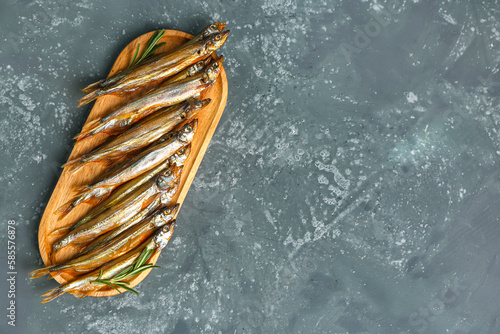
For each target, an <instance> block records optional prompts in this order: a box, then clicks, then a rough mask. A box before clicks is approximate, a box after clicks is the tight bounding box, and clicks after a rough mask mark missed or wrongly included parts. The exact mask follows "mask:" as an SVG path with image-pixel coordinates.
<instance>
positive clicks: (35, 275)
mask: <svg viewBox="0 0 500 334" xmlns="http://www.w3.org/2000/svg"><path fill="white" fill-rule="evenodd" d="M49 273H50V267H47V268H40V269H37V270H35V271H32V272H30V273H29V275H31V277H30V279H35V278H39V277H42V276H45V275H48V274H49Z"/></svg>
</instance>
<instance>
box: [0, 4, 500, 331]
mask: <svg viewBox="0 0 500 334" xmlns="http://www.w3.org/2000/svg"><path fill="white" fill-rule="evenodd" d="M215 20H220V21H224V22H227V23H228V28H229V29H231V36H230V38H229V40H228V41H227V43H226V45H225V46H224V47H223V48H222V49H221V52H220V53H223V54H224V56H225V68H226V71H227V75H228V81H229V97H228V104H227V107H226V110H225V112H224V114H223V116H222V119H221V121H220V124H219V127H218V129H217V131H216V133H215V135H214V138H213V140H212V142H211V144H210V146H209V149H208V151H207V154H206V156H205V158H204V160H203V162H202V165H201V167H200V169H199V171H198V174H197V177H196V179H195V181H194V183H193V186H192V188H191V189H190V192H189V194H188V197H187V200H186V202H185V204H184V206H183V208H182V211H181V213H180V215H179V219H178V226H177V229H176V232H175V235H174V238H173V240H172V242H171V243H170V245H169V246H168V249H167V251H166V252H164V253H163V254H162V256H161V258H160V259H159V262H158V263H159V265H161V266H162V269H158V270H155V271H153V272H152V273H151V274H150V275H149V276H148V278H147V279H146V280H145V281H144V282H142V283H141V284H140V285H139V286H137V289H138V291H139V292H140V294H139V296H135V295H133V294H130V293H127V294H123V295H120V296H116V297H113V298H105V299H102V298H101V299H96V298H85V299H82V300H77V299H76V298H73V297H72V296H70V295H65V296H63V297H61V298H59V299H57V300H54V301H53V302H51V303H49V304H41V303H40V301H41V298H40V297H39V296H40V294H42V293H43V292H45V291H47V290H49V289H51V288H53V287H55V286H56V282H54V281H47V280H45V279H38V280H29V279H28V278H27V273H28V272H29V271H31V270H34V269H35V268H38V267H39V266H41V265H42V261H41V258H40V255H39V252H38V244H37V228H38V224H39V221H40V218H41V216H42V213H43V211H44V207H45V205H46V204H47V202H48V200H49V197H50V195H51V193H52V190H53V188H54V186H55V184H56V182H57V179H58V176H59V173H60V169H59V166H60V165H61V164H62V163H63V162H64V161H65V160H66V159H67V157H68V150H69V149H70V148H71V145H72V140H71V138H72V137H73V136H74V135H75V134H76V133H78V131H79V129H80V128H81V126H82V125H83V123H84V121H85V119H86V117H87V115H88V112H89V110H90V106H87V107H84V108H82V109H77V108H76V100H77V99H78V98H80V97H81V96H82V94H81V92H80V91H79V89H80V88H82V87H84V86H85V85H86V84H88V83H91V82H93V81H95V80H96V79H99V78H101V77H104V76H106V75H107V72H108V71H109V69H110V67H111V65H112V63H113V61H114V59H115V57H116V56H117V55H118V53H119V52H120V51H121V49H122V48H123V47H124V46H125V45H127V44H128V43H129V41H131V40H132V39H133V38H135V37H137V36H138V35H141V34H143V33H145V32H148V31H150V30H153V29H160V28H169V29H178V30H182V31H186V32H190V33H196V32H197V31H199V30H200V29H201V28H202V27H204V26H205V25H207V24H208V23H210V22H212V21H215ZM499 20H500V3H499V2H498V1H472V0H471V1H443V0H439V1H431V0H398V1H396V0H363V1H347V0H344V1H340V0H339V1H312V0H307V1H298V0H274V1H272V0H257V1H241V0H235V1H221V2H217V1H159V0H144V1H129V0H126V1H123V0H122V1H105V2H104V1H103V2H100V1H90V0H78V1H73V2H71V3H68V4H66V2H64V1H61V0H57V1H55V0H48V1H42V0H36V1H13V0H4V1H2V2H1V3H0V31H1V33H0V36H1V44H0V75H1V78H2V80H1V82H0V113H1V118H0V124H1V125H0V128H1V132H0V163H1V174H0V185H1V189H2V191H1V192H0V203H1V211H0V272H2V274H1V275H0V276H1V277H2V278H3V279H1V280H0V310H3V311H1V312H0V315H1V319H2V321H1V322H0V332H1V333H30V334H36V333H103V334H114V333H180V334H184V333H335V334H345V333H349V334H355V333H356V334H358V333H397V334H401V333H452V334H459V333H460V334H465V333H474V334H486V333H500V322H499V321H498V316H499V311H500V298H499V297H500V296H499V295H500V289H499V288H498V282H499V278H500V262H499V259H498V258H497V256H498V255H500V243H499V242H498V239H499V236H500V206H499V200H500V192H499V191H500V182H499V181H500V180H499V171H500V137H499V136H500V132H499V131H500V107H499V104H498V102H499V97H500V74H499V73H498V71H499V69H500V66H499V62H500V25H499ZM9 220H14V221H15V231H16V234H15V245H16V264H15V271H16V273H17V274H15V275H14V276H15V279H16V280H15V297H13V298H9V296H8V293H9V288H10V284H9V282H8V281H7V279H8V278H9V276H10V275H8V274H7V273H8V272H9V271H10V270H9V268H8V264H7V260H8V258H7V256H8V253H7V252H8V249H7V248H8V235H9V234H8V221H9ZM10 300H15V303H16V304H15V305H16V322H15V324H16V326H15V327H12V326H9V325H8V324H7V321H8V320H9V319H8V318H7V315H8V314H9V310H7V307H8V306H9V302H10ZM2 313H3V314H2Z"/></svg>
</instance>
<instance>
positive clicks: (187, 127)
mask: <svg viewBox="0 0 500 334" xmlns="http://www.w3.org/2000/svg"><path fill="white" fill-rule="evenodd" d="M192 130H193V129H191V126H190V125H189V126H186V127H185V128H184V132H191V131H192Z"/></svg>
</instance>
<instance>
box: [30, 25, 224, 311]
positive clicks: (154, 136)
mask: <svg viewBox="0 0 500 334" xmlns="http://www.w3.org/2000/svg"><path fill="white" fill-rule="evenodd" d="M224 28H225V24H223V23H215V24H211V25H209V26H208V27H206V28H205V29H203V30H202V31H201V32H200V33H199V34H198V35H196V36H195V37H194V38H193V39H191V40H190V41H188V42H187V43H185V44H184V45H182V46H181V47H179V48H177V49H175V50H173V51H169V52H166V53H160V54H156V55H152V56H150V57H148V58H146V59H144V61H142V62H141V63H139V64H137V65H134V66H131V67H129V68H128V69H125V70H123V71H122V72H119V73H118V74H116V75H114V76H112V77H109V78H108V79H104V80H100V81H98V82H96V83H94V84H92V85H90V86H88V87H86V88H84V89H83V90H82V91H83V92H84V93H85V94H87V95H86V96H84V97H83V98H82V99H80V100H79V102H80V104H79V106H81V105H85V104H87V103H89V102H91V101H93V100H95V99H96V98H98V97H99V96H104V95H108V94H113V95H119V96H131V97H132V98H131V102H130V103H127V104H126V105H123V106H121V107H119V108H117V109H115V110H114V111H112V112H110V113H108V114H107V115H105V116H103V117H100V118H97V119H95V120H93V121H90V122H87V123H86V124H85V126H84V127H83V129H82V131H81V133H80V134H79V135H77V136H76V137H75V138H76V144H78V143H80V142H81V141H83V140H86V138H89V137H92V136H94V135H96V134H99V133H105V134H107V135H109V136H110V137H109V139H108V140H107V141H105V142H104V143H102V144H100V145H99V146H97V147H95V148H94V149H92V151H90V152H88V153H85V154H83V155H82V156H80V157H78V158H76V159H73V160H70V161H68V162H67V163H66V164H65V165H64V167H67V168H68V172H69V173H78V171H79V170H80V169H81V168H82V167H84V166H87V165H88V164H91V163H101V164H105V165H107V166H109V169H108V170H107V171H106V172H105V174H104V175H101V176H100V177H99V178H98V180H97V181H96V182H94V183H92V184H89V185H85V186H82V187H80V188H78V189H77V190H76V194H75V195H74V196H73V197H72V198H71V200H69V201H68V202H67V203H66V204H64V205H63V206H61V207H60V208H58V210H57V211H56V214H57V215H58V219H62V218H63V217H64V216H66V215H67V214H68V213H70V212H71V211H72V210H73V209H74V208H75V207H76V206H78V205H80V204H82V203H86V204H90V205H91V206H93V208H92V210H90V211H89V213H87V214H86V215H85V216H84V217H82V218H81V219H79V220H78V221H77V222H74V223H73V224H72V225H70V226H65V227H63V228H59V229H57V230H56V231H53V232H52V233H51V237H54V236H57V238H58V239H57V241H56V242H55V243H54V244H53V246H52V247H53V249H52V250H51V253H50V259H51V263H52V264H53V265H51V266H49V267H46V268H41V269H38V270H35V271H33V272H31V273H30V275H31V278H38V277H42V276H44V275H48V274H51V275H52V276H54V275H61V274H62V273H65V274H69V275H70V276H71V277H73V278H72V279H70V280H69V281H68V282H67V283H66V284H64V285H62V286H59V287H57V288H55V289H52V290H50V291H48V292H46V293H45V294H43V295H42V297H46V298H45V299H44V300H43V301H42V302H48V301H51V300H53V299H54V298H57V297H59V296H60V295H62V294H64V293H66V292H68V293H71V294H73V295H74V296H76V297H77V298H83V297H85V296H87V295H89V294H90V293H93V292H95V291H99V290H103V289H109V288H110V287H108V286H106V285H104V284H101V283H97V282H98V281H99V280H101V281H103V280H108V281H112V280H113V277H116V275H118V274H120V273H123V271H124V270H126V269H127V268H131V267H133V265H134V263H136V262H137V261H139V258H140V257H141V255H142V254H144V253H145V250H147V251H149V253H148V255H149V257H152V256H153V254H154V253H155V252H157V251H159V250H161V249H162V248H163V247H165V246H166V244H167V243H168V241H169V239H170V237H171V236H172V231H173V229H174V226H175V220H174V219H175V216H176V214H177V211H178V207H179V206H178V204H176V203H173V201H172V199H173V197H174V195H175V194H176V192H177V191H178V187H179V180H180V177H181V173H182V169H183V164H184V162H185V161H186V159H187V158H188V156H189V154H190V143H191V141H192V140H193V137H194V135H195V132H196V129H197V119H195V118H194V117H193V116H194V115H196V113H197V112H198V111H199V110H201V109H202V108H204V107H205V106H206V105H208V104H209V103H210V99H205V100H200V99H198V98H199V95H200V93H201V92H202V91H203V90H205V89H207V88H208V87H210V86H211V85H213V83H214V82H215V81H216V80H217V78H218V76H219V73H220V71H221V65H222V60H223V57H222V56H221V57H213V53H214V51H215V50H217V49H218V48H220V47H221V46H222V45H223V44H224V43H225V41H226V39H227V37H228V34H229V31H223V30H224ZM148 86H149V87H151V86H153V88H152V89H149V91H148V92H147V93H145V94H144V93H142V95H138V93H137V92H139V91H141V90H143V89H144V87H148ZM134 96H138V97H137V98H134ZM186 120H187V122H186ZM182 124H184V125H182ZM123 157H127V158H126V159H123ZM65 247H73V248H74V249H77V252H76V255H75V256H74V257H73V258H72V259H70V260H67V261H65V262H64V263H57V262H56V254H57V253H58V252H60V251H61V249H64V248H65ZM146 253H147V252H146ZM143 260H144V259H143ZM49 278H50V276H49ZM113 287H115V286H113ZM115 288H116V287H115Z"/></svg>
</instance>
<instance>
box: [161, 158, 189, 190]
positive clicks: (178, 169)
mask: <svg viewBox="0 0 500 334" xmlns="http://www.w3.org/2000/svg"><path fill="white" fill-rule="evenodd" d="M182 168H183V166H177V165H175V164H174V165H172V166H170V167H168V168H166V169H164V170H162V171H161V172H160V173H159V175H158V178H157V180H156V185H157V186H158V188H159V189H160V190H167V189H168V188H170V187H172V186H173V184H174V183H175V182H179V179H180V177H181V173H182Z"/></svg>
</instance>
